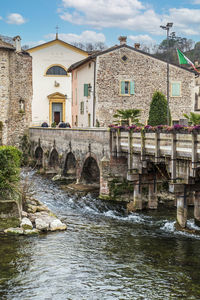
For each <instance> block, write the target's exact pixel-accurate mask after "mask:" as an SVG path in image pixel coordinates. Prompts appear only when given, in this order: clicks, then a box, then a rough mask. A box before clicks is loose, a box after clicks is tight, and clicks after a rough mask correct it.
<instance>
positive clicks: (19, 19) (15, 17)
mask: <svg viewBox="0 0 200 300" xmlns="http://www.w3.org/2000/svg"><path fill="white" fill-rule="evenodd" d="M6 22H7V23H8V24H15V25H21V24H24V23H26V20H25V19H24V18H23V16H22V15H20V14H16V13H13V14H10V15H8V16H7V20H6Z"/></svg>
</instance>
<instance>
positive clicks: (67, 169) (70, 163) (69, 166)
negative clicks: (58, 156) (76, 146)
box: [63, 152, 76, 176]
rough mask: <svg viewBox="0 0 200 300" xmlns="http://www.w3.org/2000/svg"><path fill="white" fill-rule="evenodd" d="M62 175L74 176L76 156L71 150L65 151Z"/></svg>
mask: <svg viewBox="0 0 200 300" xmlns="http://www.w3.org/2000/svg"><path fill="white" fill-rule="evenodd" d="M63 175H64V176H69V175H72V176H76V158H75V155H74V154H73V153H72V152H69V153H67V156H66V159H65V164H64V169H63Z"/></svg>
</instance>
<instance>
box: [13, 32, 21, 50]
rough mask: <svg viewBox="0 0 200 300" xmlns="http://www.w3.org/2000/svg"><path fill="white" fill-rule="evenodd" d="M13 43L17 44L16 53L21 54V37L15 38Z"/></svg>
mask: <svg viewBox="0 0 200 300" xmlns="http://www.w3.org/2000/svg"><path fill="white" fill-rule="evenodd" d="M13 41H14V42H15V48H16V52H21V51H22V48H21V38H20V36H19V35H17V36H15V37H14V38H13Z"/></svg>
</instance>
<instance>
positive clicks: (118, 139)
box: [117, 129, 121, 157]
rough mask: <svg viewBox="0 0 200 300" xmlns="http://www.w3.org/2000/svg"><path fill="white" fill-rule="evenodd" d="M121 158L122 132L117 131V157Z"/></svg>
mask: <svg viewBox="0 0 200 300" xmlns="http://www.w3.org/2000/svg"><path fill="white" fill-rule="evenodd" d="M120 156H121V132H120V130H119V129H118V130H117V157H120Z"/></svg>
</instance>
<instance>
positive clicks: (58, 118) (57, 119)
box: [54, 111, 60, 125]
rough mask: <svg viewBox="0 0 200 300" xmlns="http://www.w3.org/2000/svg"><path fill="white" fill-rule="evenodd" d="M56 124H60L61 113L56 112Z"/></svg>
mask: <svg viewBox="0 0 200 300" xmlns="http://www.w3.org/2000/svg"><path fill="white" fill-rule="evenodd" d="M54 122H56V125H58V123H60V112H59V111H54Z"/></svg>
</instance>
